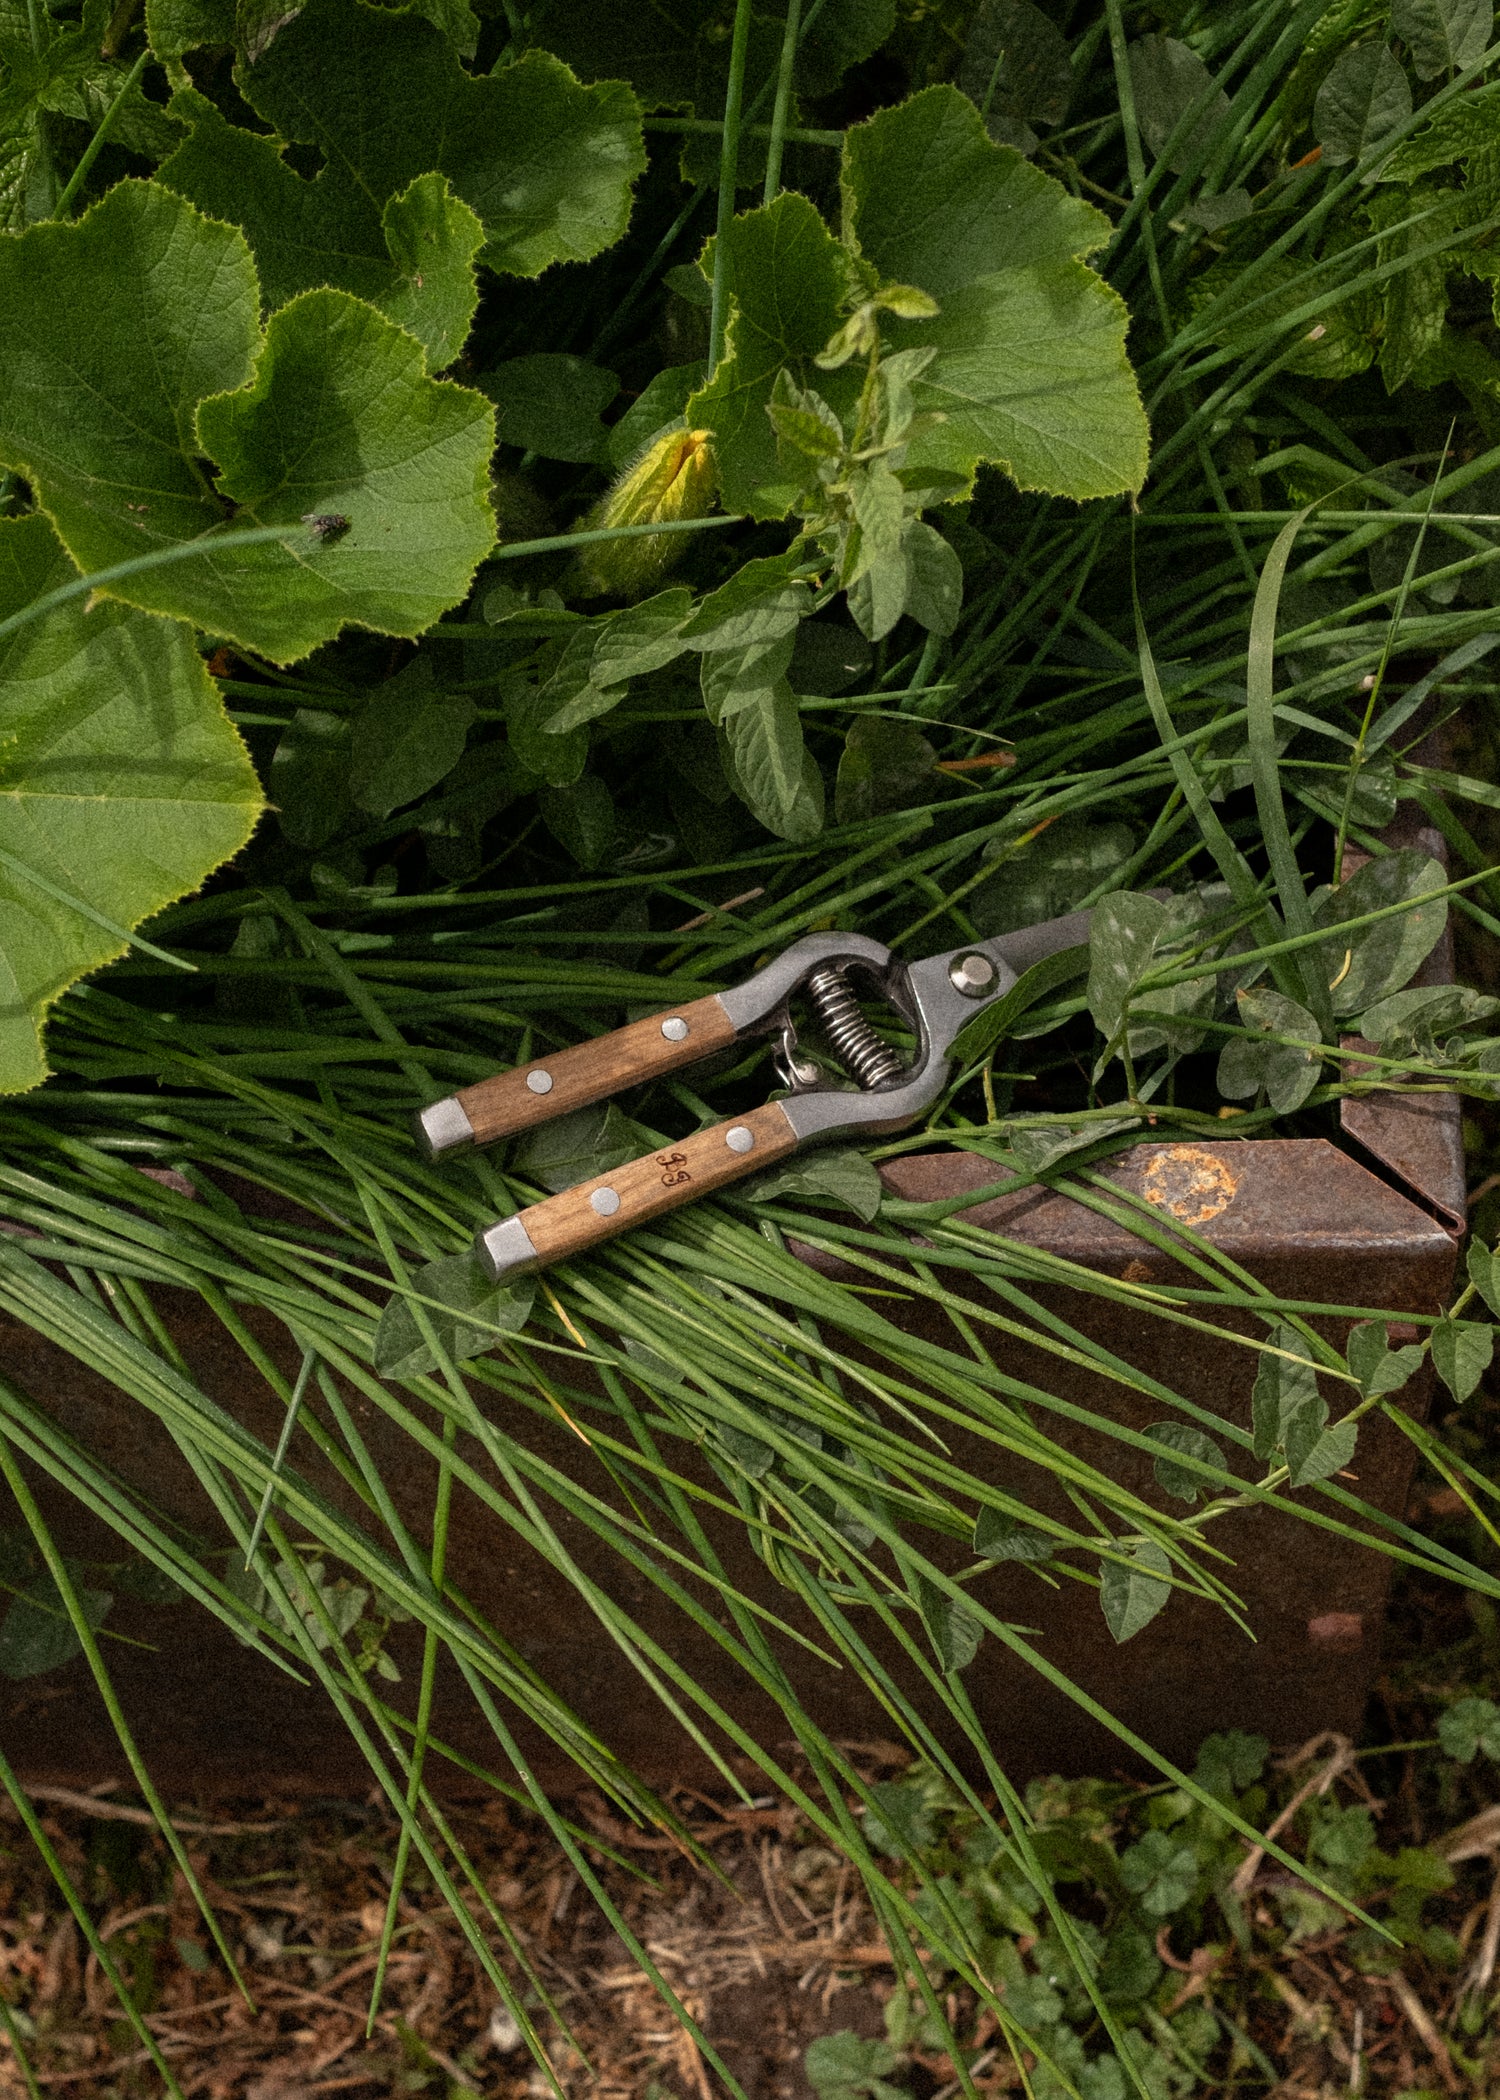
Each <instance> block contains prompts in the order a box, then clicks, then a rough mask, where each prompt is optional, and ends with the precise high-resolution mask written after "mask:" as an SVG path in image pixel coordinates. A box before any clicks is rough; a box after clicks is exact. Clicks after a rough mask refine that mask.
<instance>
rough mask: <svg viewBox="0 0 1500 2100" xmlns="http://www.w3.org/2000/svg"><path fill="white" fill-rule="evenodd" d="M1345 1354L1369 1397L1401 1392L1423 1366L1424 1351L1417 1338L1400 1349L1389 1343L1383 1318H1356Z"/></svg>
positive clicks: (1362, 1390)
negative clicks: (1417, 1342) (1418, 1344)
mask: <svg viewBox="0 0 1500 2100" xmlns="http://www.w3.org/2000/svg"><path fill="white" fill-rule="evenodd" d="M1345 1354H1346V1356H1347V1357H1348V1359H1349V1368H1350V1370H1351V1371H1352V1372H1353V1373H1354V1375H1355V1377H1356V1378H1357V1379H1358V1380H1359V1389H1360V1391H1361V1392H1362V1393H1363V1394H1364V1395H1365V1397H1366V1398H1367V1399H1370V1398H1373V1397H1374V1396H1376V1395H1378V1394H1382V1393H1399V1392H1400V1391H1401V1389H1402V1387H1403V1386H1405V1385H1407V1384H1409V1383H1410V1381H1411V1379H1412V1378H1413V1377H1414V1376H1415V1375H1416V1373H1417V1372H1418V1371H1419V1370H1420V1369H1421V1367H1422V1351H1421V1349H1420V1348H1419V1347H1418V1346H1417V1344H1416V1343H1415V1342H1408V1343H1407V1344H1406V1345H1405V1346H1404V1347H1402V1348H1400V1349H1392V1348H1391V1347H1390V1346H1389V1343H1388V1338H1387V1333H1386V1324H1385V1321H1384V1320H1359V1321H1356V1323H1355V1324H1354V1326H1353V1327H1351V1328H1350V1330H1349V1340H1348V1342H1347V1344H1346V1345H1345Z"/></svg>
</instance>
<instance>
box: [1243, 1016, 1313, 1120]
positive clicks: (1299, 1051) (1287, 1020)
mask: <svg viewBox="0 0 1500 2100" xmlns="http://www.w3.org/2000/svg"><path fill="white" fill-rule="evenodd" d="M1236 999H1237V1002H1238V1008H1239V1013H1238V1019H1239V1024H1240V1026H1241V1027H1242V1028H1253V1029H1255V1030H1256V1035H1255V1037H1254V1038H1250V1037H1246V1036H1231V1037H1230V1038H1229V1039H1228V1041H1227V1042H1226V1043H1225V1045H1224V1048H1223V1049H1222V1050H1221V1051H1220V1052H1219V1071H1218V1087H1219V1092H1220V1093H1221V1094H1223V1095H1224V1096H1225V1097H1226V1098H1227V1099H1229V1100H1231V1101H1237V1100H1239V1099H1241V1098H1242V1097H1243V1096H1245V1095H1247V1094H1257V1093H1259V1092H1260V1090H1261V1088H1262V1087H1264V1088H1265V1091H1266V1099H1267V1100H1268V1101H1269V1102H1270V1104H1271V1106H1272V1108H1274V1109H1275V1110H1276V1112H1277V1114H1278V1115H1283V1116H1287V1115H1290V1114H1291V1113H1292V1111H1293V1110H1294V1109H1298V1108H1300V1107H1301V1106H1302V1104H1303V1102H1304V1101H1305V1100H1306V1099H1307V1097H1308V1095H1309V1094H1310V1093H1311V1092H1312V1090H1313V1088H1314V1087H1315V1086H1316V1085H1317V1083H1318V1079H1319V1077H1320V1075H1321V1073H1322V1069H1323V1060H1322V1059H1321V1057H1319V1055H1318V1053H1317V1051H1316V1050H1315V1049H1303V1048H1299V1047H1298V1046H1299V1045H1300V1044H1308V1043H1316V1042H1317V1041H1318V1024H1317V1022H1316V1021H1315V1020H1314V1019H1313V1017H1312V1015H1311V1014H1310V1013H1309V1012H1308V1010H1307V1008H1306V1007H1305V1006H1299V1005H1298V1003H1297V1001H1296V1000H1295V999H1286V998H1283V997H1282V995H1281V993H1280V992H1273V991H1269V990H1267V989H1265V988H1264V987H1260V986H1257V987H1253V988H1251V989H1250V990H1248V991H1240V992H1238V993H1237V994H1236ZM1281 1038H1290V1040H1289V1041H1284V1040H1281Z"/></svg>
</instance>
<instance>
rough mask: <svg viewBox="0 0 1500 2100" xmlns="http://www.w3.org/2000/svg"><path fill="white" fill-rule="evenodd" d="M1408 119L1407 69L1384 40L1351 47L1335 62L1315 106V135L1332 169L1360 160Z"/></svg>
mask: <svg viewBox="0 0 1500 2100" xmlns="http://www.w3.org/2000/svg"><path fill="white" fill-rule="evenodd" d="M1410 115H1411V83H1410V81H1409V80H1408V79H1407V77H1406V68H1405V67H1404V66H1403V65H1402V64H1401V63H1400V61H1399V60H1398V59H1396V58H1395V57H1393V56H1392V54H1391V52H1390V51H1389V49H1388V48H1387V46H1386V44H1385V42H1384V40H1383V39H1377V40H1376V41H1374V42H1371V43H1365V44H1354V45H1351V46H1350V48H1349V49H1348V50H1347V51H1341V52H1340V53H1339V55H1338V57H1337V58H1336V59H1335V60H1334V62H1333V65H1332V67H1331V69H1330V71H1329V73H1328V77H1327V79H1326V80H1325V81H1324V82H1323V85H1322V86H1321V87H1320V88H1319V89H1318V99H1317V101H1316V103H1315V104H1314V105H1313V131H1314V134H1315V136H1316V138H1317V141H1318V144H1319V145H1320V146H1321V147H1322V148H1323V158H1324V159H1325V160H1326V161H1327V162H1328V163H1329V165H1330V166H1332V167H1341V166H1342V165H1343V164H1344V162H1345V161H1351V160H1359V159H1361V158H1362V157H1363V155H1364V154H1366V153H1368V152H1369V150H1370V148H1371V147H1372V146H1378V145H1379V144H1380V141H1381V140H1382V139H1383V138H1385V137H1386V136H1387V135H1388V134H1389V133H1390V132H1392V131H1396V130H1398V129H1399V128H1400V126H1401V125H1402V124H1404V123H1405V122H1406V120H1407V118H1408V117H1409V116H1410Z"/></svg>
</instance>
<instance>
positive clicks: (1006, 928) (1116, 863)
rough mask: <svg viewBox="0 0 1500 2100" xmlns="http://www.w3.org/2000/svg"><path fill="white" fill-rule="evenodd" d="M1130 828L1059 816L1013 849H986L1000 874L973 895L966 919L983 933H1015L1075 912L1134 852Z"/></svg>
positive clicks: (1005, 844) (1008, 843)
mask: <svg viewBox="0 0 1500 2100" xmlns="http://www.w3.org/2000/svg"><path fill="white" fill-rule="evenodd" d="M1136 844H1137V841H1136V835H1135V833H1134V832H1133V831H1132V830H1131V828H1130V826H1129V825H1128V824H1124V823H1121V822H1119V821H1118V820H1116V821H1114V822H1106V823H1097V822H1094V821H1092V820H1091V819H1090V818H1087V817H1076V816H1070V817H1059V818H1058V819H1057V821H1056V823H1053V824H1049V825H1048V826H1047V828H1046V829H1045V830H1044V831H1043V832H1042V833H1041V835H1040V837H1038V838H1034V839H1031V840H1029V841H1028V842H1027V843H1026V844H1025V845H1024V846H1022V847H1021V848H1020V850H1019V851H1018V850H1017V843H1016V841H1015V840H1014V839H1009V840H1002V841H1001V842H1000V843H999V844H998V845H995V846H991V847H988V848H986V851H985V856H984V857H985V859H986V860H987V861H988V860H999V861H1000V862H1001V863H1002V865H1001V868H1000V870H999V872H998V873H996V874H995V875H993V876H990V877H988V878H986V880H985V881H984V882H982V883H980V884H979V886H978V888H977V889H975V890H973V891H971V892H970V895H969V897H968V900H967V909H968V913H969V917H970V918H971V919H972V920H973V922H974V925H975V928H976V929H977V931H978V932H980V933H982V934H994V933H1013V932H1015V931H1016V930H1017V928H1019V927H1022V926H1039V925H1040V924H1041V923H1042V921H1043V920H1044V919H1058V918H1061V917H1063V915H1064V914H1065V913H1067V912H1070V911H1076V910H1077V909H1078V907H1079V905H1081V904H1082V903H1083V901H1084V899H1085V898H1086V897H1087V896H1088V895H1089V893H1090V892H1091V891H1094V890H1097V889H1099V888H1100V887H1101V886H1104V885H1107V884H1108V882H1109V878H1110V876H1111V875H1113V874H1114V872H1115V870H1116V869H1117V868H1122V867H1123V866H1124V865H1125V863H1126V861H1128V860H1129V858H1130V856H1131V854H1132V853H1133V852H1134V851H1135V848H1136Z"/></svg>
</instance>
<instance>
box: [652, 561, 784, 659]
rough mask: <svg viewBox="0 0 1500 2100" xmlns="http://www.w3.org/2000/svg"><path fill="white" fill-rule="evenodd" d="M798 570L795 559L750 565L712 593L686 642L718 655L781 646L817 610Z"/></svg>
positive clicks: (688, 631)
mask: <svg viewBox="0 0 1500 2100" xmlns="http://www.w3.org/2000/svg"><path fill="white" fill-rule="evenodd" d="M797 566H798V564H797V558H796V556H795V554H773V555H769V556H767V557H765V558H763V559H761V560H759V561H747V562H746V563H745V564H744V565H743V566H742V567H741V568H738V569H736V570H735V572H734V574H733V575H732V576H731V577H730V578H729V580H728V582H727V583H723V584H720V586H719V588H718V589H717V590H716V591H710V592H709V594H708V596H707V597H706V598H705V599H704V600H703V602H702V604H701V605H700V606H699V607H698V609H697V611H696V612H695V613H694V614H693V617H692V618H691V619H690V620H689V621H688V622H687V624H686V625H685V626H684V628H683V630H682V639H683V641H684V642H685V643H686V644H687V645H688V647H689V648H691V649H701V650H704V651H713V652H715V653H717V652H719V651H723V650H732V649H759V648H763V647H764V646H765V645H766V644H768V643H770V642H779V641H781V640H782V639H783V637H784V636H786V635H789V634H791V633H793V632H794V631H795V629H796V628H797V627H798V625H799V624H800V623H801V622H802V621H803V620H805V619H806V618H807V615H808V614H809V613H810V612H811V610H812V593H811V591H810V590H809V589H808V586H807V581H806V579H805V578H804V577H801V576H799V575H798V574H797V573H796V570H797Z"/></svg>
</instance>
